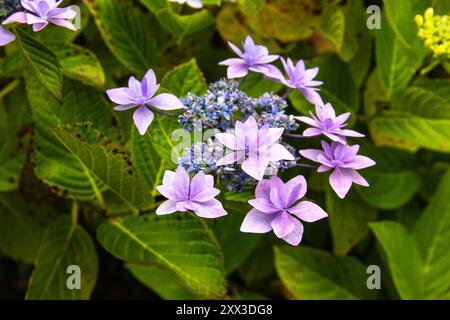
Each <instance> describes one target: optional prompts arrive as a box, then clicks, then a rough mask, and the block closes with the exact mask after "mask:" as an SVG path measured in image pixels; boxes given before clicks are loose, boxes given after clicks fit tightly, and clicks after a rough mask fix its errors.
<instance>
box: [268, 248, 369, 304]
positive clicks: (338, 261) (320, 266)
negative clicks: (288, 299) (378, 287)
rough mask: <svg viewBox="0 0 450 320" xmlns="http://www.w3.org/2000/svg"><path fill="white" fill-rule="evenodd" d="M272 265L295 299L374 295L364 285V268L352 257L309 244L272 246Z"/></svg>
mask: <svg viewBox="0 0 450 320" xmlns="http://www.w3.org/2000/svg"><path fill="white" fill-rule="evenodd" d="M275 267H276V270H277V273H278V275H279V276H280V279H281V281H282V282H283V284H284V286H285V287H286V288H287V289H288V290H289V293H290V294H292V296H293V298H295V299H302V300H308V299H314V300H334V299H339V300H354V299H370V298H374V296H375V295H376V293H374V292H373V291H371V290H369V289H368V288H367V286H366V279H367V274H366V268H365V267H364V266H363V264H362V263H360V262H359V261H358V260H356V259H354V258H350V257H334V256H332V255H331V254H329V253H327V252H325V251H321V250H317V249H313V248H308V247H300V248H287V247H275Z"/></svg>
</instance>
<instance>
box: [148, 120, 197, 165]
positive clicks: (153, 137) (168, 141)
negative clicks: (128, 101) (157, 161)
mask: <svg viewBox="0 0 450 320" xmlns="http://www.w3.org/2000/svg"><path fill="white" fill-rule="evenodd" d="M146 135H148V136H150V141H151V143H152V144H153V147H154V148H155V150H156V152H157V153H158V154H159V156H160V157H161V158H162V159H163V160H164V161H165V163H167V166H169V164H177V163H178V155H179V152H182V151H183V149H184V148H186V147H190V146H191V136H190V134H189V132H187V131H186V130H183V129H181V128H180V124H179V123H178V119H176V118H173V117H165V116H158V115H157V116H155V119H154V120H153V122H152V125H151V126H150V128H149V130H148V132H147V134H146ZM179 138H181V139H182V141H181V142H180V143H178V139H179Z"/></svg>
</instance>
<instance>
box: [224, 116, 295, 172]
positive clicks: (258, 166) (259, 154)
mask: <svg viewBox="0 0 450 320" xmlns="http://www.w3.org/2000/svg"><path fill="white" fill-rule="evenodd" d="M283 131H284V129H283V128H269V125H268V124H267V125H264V126H263V127H261V128H258V124H257V122H256V120H255V118H253V117H249V118H248V119H247V121H245V122H244V123H243V122H240V121H236V125H235V129H234V134H231V133H216V135H215V137H216V138H217V140H219V141H220V142H221V143H222V144H224V145H225V146H226V147H227V148H229V149H231V150H233V152H231V153H229V154H227V155H225V156H224V157H223V158H221V159H220V160H219V161H218V162H217V164H216V165H217V166H223V165H227V164H230V163H235V162H239V163H240V162H241V161H243V162H242V164H241V168H242V170H243V171H244V172H246V173H247V174H248V175H250V176H251V177H253V178H255V179H256V180H261V179H262V178H263V177H264V172H265V171H266V168H267V166H268V165H269V163H270V162H271V161H279V160H295V159H294V156H293V155H292V154H291V153H290V152H289V151H288V150H287V149H286V148H285V147H284V146H283V145H281V144H280V143H278V141H279V139H280V137H281V135H282V134H283Z"/></svg>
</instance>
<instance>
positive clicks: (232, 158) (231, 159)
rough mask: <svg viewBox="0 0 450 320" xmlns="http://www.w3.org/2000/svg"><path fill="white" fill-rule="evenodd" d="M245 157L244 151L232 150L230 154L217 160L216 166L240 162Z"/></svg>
mask: <svg viewBox="0 0 450 320" xmlns="http://www.w3.org/2000/svg"><path fill="white" fill-rule="evenodd" d="M244 157H245V152H244V151H236V152H230V153H229V154H227V155H225V156H224V157H222V158H220V159H219V161H217V163H216V166H224V165H227V164H231V163H235V162H239V161H240V160H241V159H243V158H244Z"/></svg>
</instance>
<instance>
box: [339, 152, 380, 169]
mask: <svg viewBox="0 0 450 320" xmlns="http://www.w3.org/2000/svg"><path fill="white" fill-rule="evenodd" d="M375 164H376V163H375V161H373V160H372V159H370V158H368V157H366V156H359V155H358V156H355V157H354V158H353V159H352V160H351V161H349V162H346V163H345V164H343V165H342V167H343V168H351V169H357V170H359V169H364V168H368V167H371V166H374V165H375Z"/></svg>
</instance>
